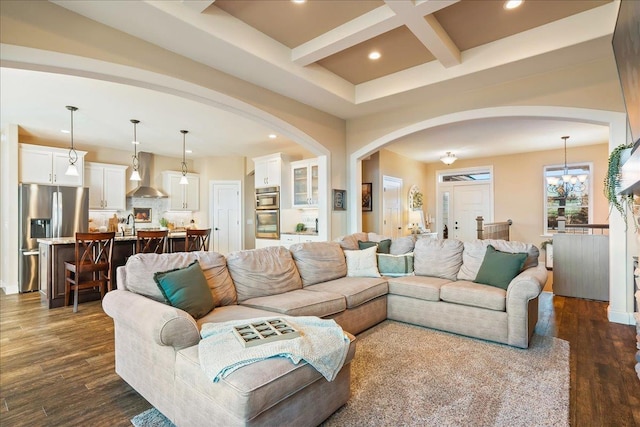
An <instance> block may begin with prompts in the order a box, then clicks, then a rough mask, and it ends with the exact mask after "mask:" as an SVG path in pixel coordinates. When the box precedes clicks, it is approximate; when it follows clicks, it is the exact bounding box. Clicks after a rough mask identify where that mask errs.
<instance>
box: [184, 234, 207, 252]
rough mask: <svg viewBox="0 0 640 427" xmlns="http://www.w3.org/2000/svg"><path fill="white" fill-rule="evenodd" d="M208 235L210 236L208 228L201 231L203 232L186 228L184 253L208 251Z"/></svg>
mask: <svg viewBox="0 0 640 427" xmlns="http://www.w3.org/2000/svg"><path fill="white" fill-rule="evenodd" d="M210 235H211V229H210V228H207V229H203V230H196V229H191V228H187V235H186V237H185V241H184V250H185V252H192V251H208V250H209V236H210Z"/></svg>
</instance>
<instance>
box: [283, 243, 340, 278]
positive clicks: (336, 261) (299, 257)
mask: <svg viewBox="0 0 640 427" xmlns="http://www.w3.org/2000/svg"><path fill="white" fill-rule="evenodd" d="M289 251H291V255H292V256H293V260H294V261H295V263H296V267H297V268H298V273H300V277H301V278H302V286H309V285H314V284H316V283H321V282H327V281H329V280H333V279H338V278H340V277H344V276H346V275H347V263H346V261H345V258H344V252H343V251H342V248H341V247H340V244H339V243H337V242H313V243H296V244H295V245H291V247H289Z"/></svg>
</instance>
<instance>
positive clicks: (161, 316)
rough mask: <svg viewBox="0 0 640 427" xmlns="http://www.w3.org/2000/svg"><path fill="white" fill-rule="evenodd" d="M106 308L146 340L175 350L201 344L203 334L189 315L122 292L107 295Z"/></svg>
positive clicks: (112, 292) (145, 298)
mask: <svg viewBox="0 0 640 427" xmlns="http://www.w3.org/2000/svg"><path fill="white" fill-rule="evenodd" d="M102 307H103V309H104V311H105V313H107V315H109V316H110V317H112V318H113V320H114V322H115V324H116V326H117V325H118V324H122V325H124V326H126V328H128V329H130V330H133V331H136V332H137V333H139V334H140V336H142V337H147V338H151V339H152V340H153V341H154V342H156V343H157V344H159V345H165V346H173V347H174V348H175V349H177V350H178V349H181V348H185V347H190V346H192V345H195V344H197V343H198V342H199V341H200V331H199V329H198V325H197V324H196V322H195V320H194V319H193V317H191V315H189V313H187V312H185V311H183V310H180V309H179V308H175V307H172V306H170V305H166V304H163V303H160V302H158V301H154V300H152V299H150V298H147V297H144V296H142V295H138V294H135V293H133V292H129V291H123V290H120V289H116V290H113V291H111V292H107V294H106V295H105V296H104V299H103V301H102Z"/></svg>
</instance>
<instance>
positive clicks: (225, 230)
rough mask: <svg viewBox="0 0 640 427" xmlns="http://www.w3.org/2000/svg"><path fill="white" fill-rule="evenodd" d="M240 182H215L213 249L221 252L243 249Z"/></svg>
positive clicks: (213, 188)
mask: <svg viewBox="0 0 640 427" xmlns="http://www.w3.org/2000/svg"><path fill="white" fill-rule="evenodd" d="M240 201H241V198H240V182H237V181H225V182H220V181H218V182H213V183H212V186H211V209H210V211H211V216H212V221H211V224H212V231H211V232H212V236H211V239H212V241H213V250H214V251H216V252H219V253H221V254H228V253H229V252H233V251H239V250H241V249H242V245H241V242H242V228H241V226H240V223H241V219H242V215H241V212H242V211H241V206H242V204H241V202H240Z"/></svg>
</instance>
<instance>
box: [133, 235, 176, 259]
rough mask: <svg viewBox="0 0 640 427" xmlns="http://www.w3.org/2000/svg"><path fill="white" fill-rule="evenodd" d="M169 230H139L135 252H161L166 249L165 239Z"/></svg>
mask: <svg viewBox="0 0 640 427" xmlns="http://www.w3.org/2000/svg"><path fill="white" fill-rule="evenodd" d="M168 236H169V231H167V230H158V231H145V230H139V231H138V233H137V237H138V238H137V239H136V253H137V254H148V253H155V254H162V253H164V252H166V250H167V239H168Z"/></svg>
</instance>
